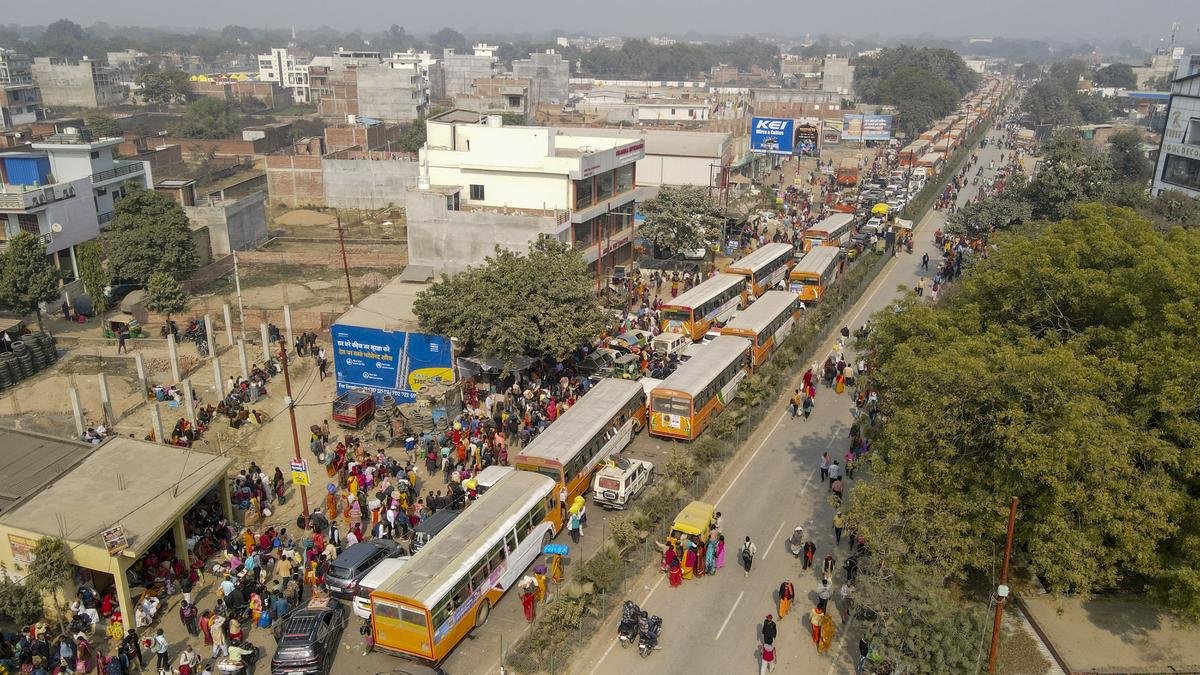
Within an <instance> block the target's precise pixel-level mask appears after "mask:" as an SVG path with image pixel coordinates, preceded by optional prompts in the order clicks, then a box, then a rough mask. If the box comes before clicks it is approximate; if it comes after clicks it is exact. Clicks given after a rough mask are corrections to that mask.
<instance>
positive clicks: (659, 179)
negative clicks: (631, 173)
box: [554, 127, 734, 188]
mask: <svg viewBox="0 0 1200 675" xmlns="http://www.w3.org/2000/svg"><path fill="white" fill-rule="evenodd" d="M554 133H556V134H561V135H565V136H588V137H600V138H621V139H630V140H634V139H637V140H641V141H644V142H645V144H646V147H645V155H644V156H643V157H642V159H639V160H638V162H637V184H638V187H639V188H654V187H658V186H661V185H699V186H701V187H708V186H710V185H713V184H714V183H716V184H719V182H720V180H721V175H722V174H721V171H722V168H723V167H726V166H728V165H729V163H730V162H731V161H732V160H733V159H734V156H733V155H734V144H733V137H732V134H729V133H724V132H711V131H685V130H677V129H650V128H645V127H637V128H629V127H622V128H620V129H614V128H597V127H556V128H555V129H554Z"/></svg>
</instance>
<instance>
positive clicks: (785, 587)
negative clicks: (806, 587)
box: [779, 579, 796, 619]
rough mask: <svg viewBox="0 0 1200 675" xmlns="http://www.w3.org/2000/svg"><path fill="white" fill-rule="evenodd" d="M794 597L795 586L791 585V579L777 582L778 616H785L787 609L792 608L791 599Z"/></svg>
mask: <svg viewBox="0 0 1200 675" xmlns="http://www.w3.org/2000/svg"><path fill="white" fill-rule="evenodd" d="M795 597H796V587H795V586H793V585H792V581H791V579H784V580H783V583H782V584H779V618H780V619H782V618H783V617H785V616H787V614H788V610H790V609H791V608H792V600H793V599H795Z"/></svg>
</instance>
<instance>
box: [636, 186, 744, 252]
mask: <svg viewBox="0 0 1200 675" xmlns="http://www.w3.org/2000/svg"><path fill="white" fill-rule="evenodd" d="M639 210H640V211H641V213H642V215H644V216H646V221H645V222H644V223H643V224H642V226H641V227H640V228H638V233H639V234H641V236H643V237H645V238H647V239H649V240H650V241H651V243H653V244H654V246H655V247H656V248H657V249H658V251H659V252H662V253H669V254H674V253H678V252H680V251H685V250H689V249H696V248H707V247H709V246H712V245H713V244H715V243H717V242H719V241H720V240H721V236H722V235H723V234H724V232H725V217H724V216H722V215H721V212H720V211H719V210H717V207H716V206H715V205H714V204H713V202H712V199H711V198H709V196H708V191H707V190H705V189H704V188H702V187H699V186H696V185H680V186H673V185H664V186H662V187H661V188H660V189H659V191H658V194H656V195H654V197H652V198H650V199H647V200H646V201H645V202H643V203H642V205H641V208H640V209H639Z"/></svg>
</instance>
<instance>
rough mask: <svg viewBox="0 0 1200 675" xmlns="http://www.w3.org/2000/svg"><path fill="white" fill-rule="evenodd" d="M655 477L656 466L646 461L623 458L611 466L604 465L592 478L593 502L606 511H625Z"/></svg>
mask: <svg viewBox="0 0 1200 675" xmlns="http://www.w3.org/2000/svg"><path fill="white" fill-rule="evenodd" d="M653 475H654V465H653V464H651V463H650V462H647V461H646V460H644V459H634V458H632V457H622V458H620V459H618V460H616V461H615V462H613V463H612V464H611V465H610V464H602V465H601V466H600V470H599V471H597V472H596V475H595V476H594V477H593V478H592V501H593V502H595V503H596V504H597V505H598V506H600V507H601V508H604V509H624V508H625V505H626V504H628V503H629V500H630V499H633V498H634V497H636V496H638V494H640V493H641V492H642V490H644V489H645V488H646V486H647V485H649V484H650V479H651V477H652V476H653Z"/></svg>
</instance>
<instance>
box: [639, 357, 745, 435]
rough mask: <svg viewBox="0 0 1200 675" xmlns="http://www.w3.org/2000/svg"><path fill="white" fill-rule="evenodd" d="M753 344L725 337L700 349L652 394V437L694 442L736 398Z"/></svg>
mask: <svg viewBox="0 0 1200 675" xmlns="http://www.w3.org/2000/svg"><path fill="white" fill-rule="evenodd" d="M750 347H751V344H750V341H749V340H747V339H746V338H744V337H736V336H733V335H722V336H720V337H718V338H716V339H715V340H713V341H712V342H710V343H708V344H706V345H703V346H701V347H699V348H698V349H697V352H696V355H695V356H693V357H692V358H690V359H688V360H687V361H685V362H683V363H682V364H680V366H679V367H678V368H676V369H675V372H674V373H671V376H670V377H668V378H667V379H665V380H663V381H662V384H660V385H658V386H657V387H655V388H654V389H652V390H651V391H650V433H652V434H654V435H656V436H665V437H667V438H682V439H685V440H689V441H690V440H693V439H695V438H696V437H698V436H699V435H700V433H701V432H703V431H704V429H705V428H706V427H707V426H708V424H709V422H711V421H712V419H713V418H714V417H716V416H717V415H719V414H720V413H721V411H722V410H724V409H725V408H726V407H727V406H728V405H729V403H730V402H731V401H732V400H733V397H734V395H735V394H737V388H738V385H740V384H741V383H742V379H743V378H745V377H746V371H747V365H748V363H747V359H748V358H749V355H750Z"/></svg>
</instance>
